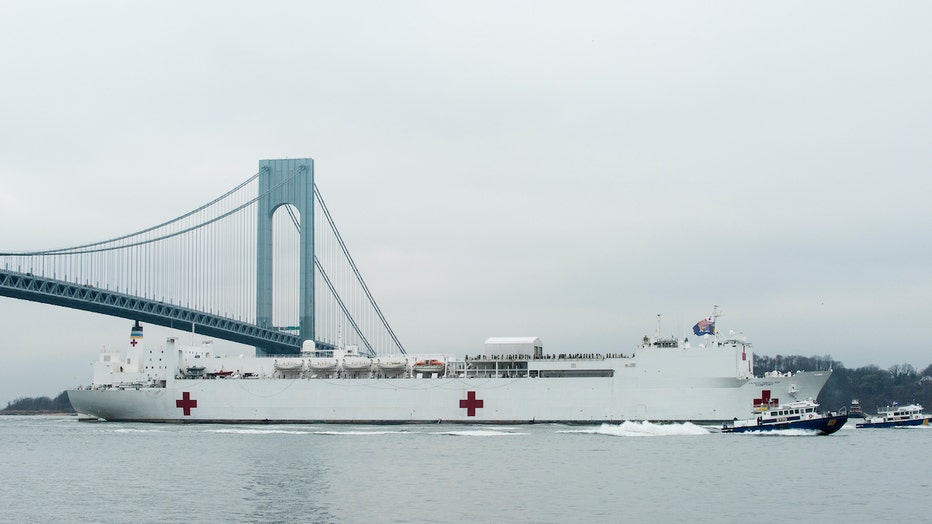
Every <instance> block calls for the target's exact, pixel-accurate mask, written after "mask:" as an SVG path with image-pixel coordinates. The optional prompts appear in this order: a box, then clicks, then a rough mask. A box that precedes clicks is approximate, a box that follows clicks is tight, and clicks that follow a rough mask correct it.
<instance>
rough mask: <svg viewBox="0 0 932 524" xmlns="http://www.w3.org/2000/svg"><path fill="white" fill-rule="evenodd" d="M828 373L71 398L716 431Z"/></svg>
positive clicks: (121, 412) (265, 385)
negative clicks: (768, 394) (763, 400)
mask: <svg viewBox="0 0 932 524" xmlns="http://www.w3.org/2000/svg"><path fill="white" fill-rule="evenodd" d="M829 375H830V372H812V373H797V374H796V375H794V376H793V377H776V378H773V377H769V378H756V379H728V378H688V377H678V378H671V379H669V380H661V379H653V380H651V381H648V380H644V379H641V380H635V379H629V380H624V379H623V378H619V377H605V378H592V377H587V378H560V379H547V378H482V379H479V378H475V379H458V378H432V379H426V378H421V379H416V378H382V379H376V378H357V379H296V380H289V379H281V380H273V379H260V380H249V379H213V380H206V379H205V380H170V381H168V382H167V384H166V385H165V387H144V386H142V387H131V388H108V389H78V390H70V391H69V392H68V395H69V399H70V400H71V403H72V406H73V407H74V408H75V410H76V411H77V412H78V413H79V414H81V415H82V416H84V417H92V418H97V419H103V420H108V421H115V422H116V421H123V422H166V423H227V424H246V423H259V424H262V423H266V424H273V423H274V424H284V423H342V424H416V423H438V422H443V423H460V424H531V423H570V424H600V423H620V422H622V421H626V420H628V421H642V420H643V421H654V422H683V421H691V422H695V423H718V422H722V421H725V420H732V419H733V418H736V417H743V416H744V414H745V413H746V412H747V408H746V406H748V405H750V404H751V403H752V401H753V400H754V399H755V398H758V397H761V394H762V391H763V390H767V391H774V392H775V394H776V392H781V394H788V392H790V391H792V392H794V393H795V394H796V396H799V397H800V398H804V397H805V396H811V397H813V398H814V397H816V396H817V395H818V393H819V391H820V390H821V389H822V386H823V385H824V384H825V381H826V380H827V379H828V376H829Z"/></svg>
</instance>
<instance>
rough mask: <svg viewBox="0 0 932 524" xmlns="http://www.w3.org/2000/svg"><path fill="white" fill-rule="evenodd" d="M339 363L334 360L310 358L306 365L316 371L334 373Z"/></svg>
mask: <svg viewBox="0 0 932 524" xmlns="http://www.w3.org/2000/svg"><path fill="white" fill-rule="evenodd" d="M339 364H340V361H338V360H337V359H335V358H330V357H326V358H312V359H310V360H308V362H307V365H308V366H309V367H310V368H311V369H314V370H317V371H334V370H336V369H337V366H339Z"/></svg>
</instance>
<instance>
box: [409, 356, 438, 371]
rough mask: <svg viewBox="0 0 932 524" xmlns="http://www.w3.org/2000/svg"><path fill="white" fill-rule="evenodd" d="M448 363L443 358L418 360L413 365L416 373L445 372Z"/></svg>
mask: <svg viewBox="0 0 932 524" xmlns="http://www.w3.org/2000/svg"><path fill="white" fill-rule="evenodd" d="M445 367H446V364H444V363H443V361H442V360H433V359H431V360H418V361H417V362H415V363H414V365H413V366H411V369H412V370H414V372H415V373H443V368H445Z"/></svg>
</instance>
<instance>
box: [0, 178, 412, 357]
mask: <svg viewBox="0 0 932 524" xmlns="http://www.w3.org/2000/svg"><path fill="white" fill-rule="evenodd" d="M266 170H268V167H265V166H264V167H263V168H262V169H260V171H259V172H258V173H255V174H253V175H252V176H250V177H249V178H248V179H246V180H245V181H244V182H242V183H240V184H238V185H237V186H236V187H234V188H233V189H231V190H229V191H227V192H226V193H224V194H223V195H221V196H219V197H217V198H215V199H213V200H211V201H210V202H208V203H206V204H204V205H202V206H199V207H198V208H196V209H194V210H192V211H189V212H186V213H184V214H182V215H180V216H178V217H176V218H173V219H171V220H168V221H164V222H161V223H160V224H158V225H155V226H151V227H146V228H144V229H141V230H139V231H136V232H134V233H130V234H126V235H120V236H116V237H114V238H110V239H108V240H102V241H97V242H90V243H84V244H79V245H74V246H71V247H65V248H57V249H45V250H37V251H20V252H0V257H3V258H2V259H0V266H2V267H3V270H2V275H0V277H2V278H0V296H13V297H15V298H24V299H26V300H36V301H39V302H46V303H53V304H55V303H57V304H59V305H65V304H64V303H63V302H61V301H60V300H59V299H57V298H49V297H46V298H40V297H38V296H37V297H32V296H31V295H30V293H32V291H30V290H31V289H33V288H35V289H37V290H38V289H39V288H40V287H41V289H43V290H48V289H59V287H56V286H55V285H54V283H55V282H61V283H62V284H66V285H65V286H60V289H63V290H65V289H67V290H68V291H67V292H68V293H70V294H71V295H72V297H71V298H69V300H71V301H72V302H74V300H78V301H82V300H90V299H85V298H82V297H85V296H92V295H93V296H95V297H105V299H106V300H111V299H110V298H106V297H110V296H114V297H117V296H119V297H125V298H121V299H120V300H131V299H139V300H140V306H139V308H160V307H163V306H165V305H173V306H180V307H182V308H185V309H184V310H183V311H190V312H192V313H184V314H185V315H190V314H197V313H198V312H203V313H207V314H210V315H213V316H214V317H216V318H220V319H222V318H227V319H230V320H231V321H233V320H235V321H236V322H240V323H241V324H242V325H243V326H246V327H245V328H243V329H248V326H249V324H250V323H255V322H256V259H257V249H258V248H257V241H256V233H257V227H256V226H257V222H256V218H255V216H251V215H250V214H249V213H244V210H246V209H248V208H251V206H253V205H255V204H256V203H257V202H258V201H259V200H260V199H261V198H263V197H266V196H267V195H269V194H270V193H271V192H273V191H277V190H279V189H280V188H281V187H282V186H284V185H285V184H288V183H291V182H292V181H293V180H294V177H295V176H297V175H298V174H299V173H305V174H306V171H304V172H302V171H300V170H298V171H296V172H293V173H291V174H290V176H288V175H286V176H285V177H284V179H282V180H281V181H280V182H278V183H276V184H275V185H274V186H273V187H269V188H267V189H265V190H263V192H262V193H261V194H259V191H258V189H257V188H258V187H259V184H251V183H252V182H254V181H255V180H256V179H257V178H258V177H260V175H262V173H263V172H267V171H266ZM313 192H314V198H315V201H316V202H317V203H318V206H315V207H317V208H319V213H320V216H322V217H323V218H325V219H326V220H325V221H320V222H319V221H317V220H312V222H311V223H314V224H316V223H321V224H322V225H323V224H324V223H325V224H326V225H327V226H329V227H327V228H326V229H329V233H328V232H327V231H326V229H322V230H320V231H318V232H317V234H315V239H318V240H321V242H319V243H317V246H316V247H315V253H314V260H313V262H314V266H313V267H314V269H312V271H314V270H316V271H317V272H318V274H319V275H320V277H321V280H322V281H323V282H324V283H325V284H326V288H327V290H328V291H329V295H330V296H331V297H332V298H333V299H334V302H335V305H336V306H337V307H338V308H339V311H340V312H341V313H342V318H344V319H345V321H346V322H348V323H349V324H350V325H351V326H352V329H353V331H354V334H355V335H356V337H357V339H358V340H359V341H360V343H361V344H360V345H361V346H364V347H365V349H366V351H367V352H368V353H370V354H377V353H379V352H382V353H384V352H385V351H384V350H385V349H388V347H389V346H394V349H392V350H391V352H400V353H401V354H405V350H404V347H403V346H402V344H401V342H400V341H399V340H398V337H397V336H396V334H395V332H394V330H392V328H391V326H389V324H388V321H387V320H386V318H385V315H384V314H383V313H382V310H381V308H379V306H378V304H377V303H376V302H375V299H374V297H373V296H372V292H371V291H370V289H369V287H368V286H367V285H366V283H365V281H364V280H363V278H362V275H361V273H360V271H359V268H358V267H357V265H356V262H355V261H354V260H353V258H352V256H351V255H350V253H349V250H348V249H347V247H346V243H345V242H344V240H343V238H342V235H341V234H340V232H339V230H338V229H337V227H336V224H335V222H334V220H333V216H332V215H331V213H330V210H329V209H328V208H327V205H326V203H325V202H324V200H323V197H322V196H321V194H320V191H319V189H318V187H317V185H316V184H314V185H313ZM282 207H284V208H285V210H287V213H288V217H290V220H291V222H292V224H293V225H294V226H295V229H296V230H297V231H298V233H299V236H300V229H301V222H300V220H299V219H298V217H297V216H296V215H295V211H294V209H293V207H292V206H291V205H284V206H282ZM253 209H255V208H253ZM234 217H235V218H234ZM285 224H286V223H285V222H282V223H281V224H280V226H276V227H284V226H285ZM289 238H290V237H282V238H281V239H279V240H277V241H276V242H279V243H280V244H281V245H276V247H275V249H276V251H275V253H276V254H275V257H280V258H281V260H282V262H283V263H284V265H282V266H280V269H279V271H283V272H285V273H287V272H288V271H289V269H288V268H289V267H292V266H293V265H294V264H295V262H294V261H295V260H297V259H296V258H294V257H296V255H297V250H296V249H295V248H294V247H292V248H290V249H291V251H288V249H289V248H288V243H289V242H291V241H292V240H289ZM282 248H283V249H284V250H283V251H281V252H279V251H278V250H279V249H282ZM289 257H292V258H291V259H289ZM289 260H291V262H289ZM289 264H292V266H289ZM325 265H327V266H328V267H327V268H325ZM332 271H335V273H334V272H332ZM17 275H19V276H17ZM294 275H295V276H297V273H294ZM334 275H336V276H338V277H339V278H336V279H335V278H334ZM21 277H22V278H21ZM276 278H278V280H277V282H278V284H276V285H277V286H279V287H277V288H276V289H278V290H279V291H277V292H276V295H279V294H280V295H281V296H280V297H278V296H277V297H276V301H278V300H283V301H284V302H283V303H284V304H285V305H284V306H281V307H282V308H284V309H281V308H280V309H277V310H276V311H277V313H273V315H275V316H277V319H278V321H276V322H275V324H277V325H281V326H285V325H288V324H289V323H291V324H294V322H290V320H291V319H292V318H294V319H296V318H297V304H298V301H297V296H296V294H295V293H296V290H297V287H298V286H297V285H296V283H297V282H296V281H295V280H294V279H293V280H287V277H281V278H280V277H278V276H276ZM293 278H294V277H293ZM4 279H6V280H4ZM6 281H9V282H14V281H15V282H19V283H20V284H16V285H18V286H20V288H17V289H13V287H12V286H13V285H12V284H11V285H10V289H6V288H5V285H6V284H3V282H6ZM27 283H28V286H32V287H29V289H25V287H24V286H26V285H27ZM40 283H41V284H40ZM41 292H43V293H45V291H41ZM107 292H110V294H106V293H107ZM36 293H39V291H36ZM341 295H344V296H341ZM362 295H364V298H363V296H362ZM74 297H78V298H77V299H74ZM319 298H321V299H323V300H322V301H321V302H320V304H323V303H324V302H326V298H325V297H323V296H322V297H319ZM292 299H294V300H292ZM95 300H98V301H100V300H104V299H101V298H97V299H95ZM114 300H115V299H114ZM145 301H149V302H148V303H149V304H151V305H145V304H146V302H145ZM357 302H358V303H357ZM366 303H368V306H365V305H364V304H366ZM69 304H71V303H69ZM74 304H77V305H74ZM74 304H71V305H67V307H75V308H76V309H87V308H84V307H82V304H83V302H80V303H79V302H74ZM320 304H318V305H317V307H315V309H317V310H319V313H320V315H315V324H317V325H318V326H321V325H322V324H321V322H324V321H325V320H327V319H328V318H329V323H327V326H328V327H329V328H330V330H331V331H335V332H337V333H339V326H334V325H333V323H334V322H337V321H338V318H339V317H338V316H337V315H336V314H335V313H336V308H332V304H331V309H324V310H321V307H320ZM101 307H102V306H101ZM101 307H98V306H95V308H96V309H94V308H90V309H89V310H95V311H97V312H103V313H105V314H112V313H109V312H106V311H103V310H101ZM276 307H278V306H276ZM366 307H368V308H369V309H368V311H369V312H374V313H375V316H376V317H377V318H378V320H377V321H376V320H375V318H369V317H368V316H363V317H360V316H359V315H360V314H364V315H368V313H366V311H367V310H366V309H365V308H366ZM178 311H182V310H180V309H179V310H178ZM283 315H284V316H283ZM292 315H294V316H293V317H292ZM116 316H120V315H116ZM286 317H287V318H286ZM175 318H176V319H177V318H178V317H177V315H176V317H175ZM186 318H187V317H186ZM282 320H284V322H283V323H282V322H280V321H282ZM360 320H363V321H364V322H361V321H360ZM150 321H152V320H150ZM173 322H177V320H174V321H173ZM379 324H381V326H379ZM163 325H167V326H169V327H172V324H171V322H169V323H168V324H163ZM193 325H194V324H193V323H192V324H189V326H190V327H191V328H193ZM363 325H365V329H363ZM334 327H336V328H337V329H333V328H334ZM182 329H184V328H182ZM238 329H239V328H238ZM268 329H273V330H274V329H279V330H288V329H293V328H292V327H290V326H289V327H287V328H271V327H269V328H268ZM221 331H222V330H221ZM326 332H327V330H326V329H325V330H321V331H320V332H319V333H318V335H319V336H318V337H315V338H318V339H319V340H318V342H319V343H320V344H321V345H322V347H327V346H328V345H329V344H328V343H327V341H326V336H325V337H324V338H321V337H320V335H324V334H325V333H326ZM376 332H377V333H378V337H380V338H379V340H377V341H376V342H378V346H379V349H380V350H382V351H376V346H375V344H373V343H372V342H373V338H372V337H371V336H370V335H374V334H376ZM385 335H387V336H388V338H390V341H391V342H389V341H388V340H386V339H385ZM250 336H252V335H250ZM263 336H265V335H263ZM220 338H223V337H222V336H221V337H220Z"/></svg>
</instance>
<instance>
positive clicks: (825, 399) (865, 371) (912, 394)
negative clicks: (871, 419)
mask: <svg viewBox="0 0 932 524" xmlns="http://www.w3.org/2000/svg"><path fill="white" fill-rule="evenodd" d="M754 369H755V370H756V371H757V373H763V372H764V371H779V372H781V373H786V372H794V373H795V372H796V371H825V370H828V369H831V370H832V376H831V377H830V378H829V379H828V382H826V383H825V387H824V388H822V392H821V393H820V394H819V399H818V402H819V403H820V404H822V405H823V406H824V407H825V409H831V410H835V409H839V408H842V407H848V406H849V405H850V404H851V401H852V400H855V399H857V400H858V402H860V404H861V409H863V410H864V411H865V412H867V413H876V411H877V408H879V407H884V406H888V405H891V404H893V403H894V402H899V403H900V404H909V403H913V402H916V403H919V404H922V405H923V406H924V407H926V408H932V365H929V366H927V367H926V368H925V369H924V370H922V371H921V372H919V371H916V369H915V368H914V367H913V366H912V365H911V364H896V365H894V366H891V367H890V368H889V369H881V368H880V367H878V366H875V365H873V364H871V365H868V366H863V367H859V368H855V369H848V368H846V367H845V366H844V364H842V363H841V362H839V361H837V360H832V358H831V357H830V356H828V355H825V356H815V357H802V356H799V355H790V356H782V355H777V356H776V357H768V356H757V355H755V356H754Z"/></svg>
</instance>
